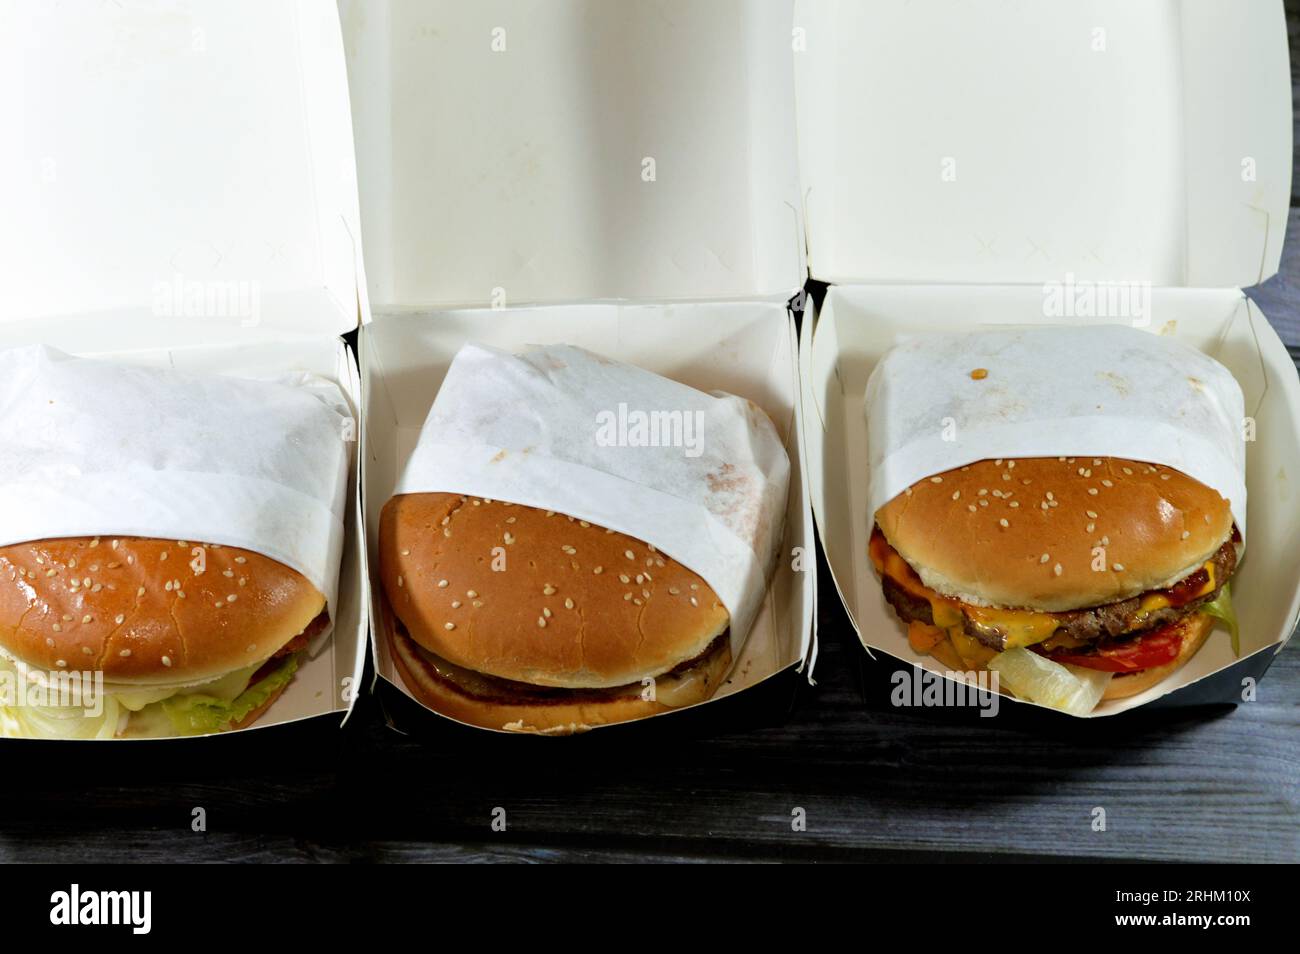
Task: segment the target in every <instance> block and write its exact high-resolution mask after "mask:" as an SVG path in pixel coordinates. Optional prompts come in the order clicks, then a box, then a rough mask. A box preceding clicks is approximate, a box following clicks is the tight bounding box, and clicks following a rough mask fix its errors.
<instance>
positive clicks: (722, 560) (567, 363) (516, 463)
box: [394, 344, 790, 655]
mask: <svg viewBox="0 0 1300 954" xmlns="http://www.w3.org/2000/svg"><path fill="white" fill-rule="evenodd" d="M653 413H660V414H664V415H676V416H677V419H678V420H681V421H683V422H686V421H689V426H688V427H684V428H682V429H681V430H679V431H678V432H677V433H678V434H679V435H680V436H681V437H682V438H684V440H682V441H681V442H679V443H680V444H685V445H686V446H677V445H673V446H658V447H654V446H645V444H644V443H643V442H642V440H641V438H642V436H649V432H646V433H645V435H642V434H640V433H638V432H637V431H636V429H635V422H636V421H637V419H638V415H640V414H647V415H648V414H653ZM620 422H624V423H626V424H628V425H630V426H629V427H626V428H624V427H620ZM611 438H612V440H611ZM789 479H790V461H789V459H788V458H787V457H786V453H785V448H784V447H783V446H782V444H781V441H780V439H779V438H778V436H777V433H776V430H775V428H774V427H773V426H772V423H771V421H769V420H768V419H767V417H766V416H765V415H764V414H763V412H762V411H760V410H759V409H758V408H757V407H755V406H754V405H753V404H751V403H750V402H749V401H746V400H743V399H742V398H738V397H735V396H732V395H728V394H720V393H719V394H713V395H709V394H705V393H704V392H702V391H697V390H695V389H694V388H690V387H687V386H685V385H683V384H679V383H677V382H676V381H671V380H669V379H668V378H664V377H661V376H659V375H657V374H654V373H652V372H649V371H645V370H642V369H641V368H636V367H633V366H631V365H627V364H622V363H619V362H617V361H611V360H609V359H608V358H603V357H600V356H599V355H595V354H592V353H591V352H589V351H585V350H583V349H581V348H576V347H573V346H570V345H552V346H547V347H543V348H537V349H535V350H531V351H528V352H526V353H524V354H521V355H511V354H508V353H506V352H503V351H498V350H496V349H493V348H488V347H483V346H481V345H475V344H468V345H465V346H464V347H463V348H461V350H460V351H459V352H458V353H457V354H456V358H455V360H454V361H453V362H452V364H451V367H450V368H449V369H448V371H447V376H446V379H445V380H444V381H443V385H442V389H441V390H440V391H439V392H438V397H437V399H436V400H435V401H434V404H433V407H432V409H431V410H430V411H429V416H428V418H427V419H426V421H425V423H424V427H423V429H422V430H421V432H420V438H419V443H418V444H417V446H416V448H415V450H414V451H413V452H412V454H411V457H410V460H409V461H408V463H407V465H406V469H405V471H404V472H403V474H402V476H401V478H400V479H399V480H398V482H397V487H396V489H395V490H394V494H406V493H432V492H447V493H461V494H470V495H473V496H478V497H487V498H490V499H494V500H506V501H510V502H512V503H517V504H523V505H525V506H529V507H536V508H539V509H543V510H554V511H556V512H557V513H563V514H567V515H570V516H573V517H576V518H579V519H582V520H588V521H590V522H591V523H594V524H598V525H600V526H603V527H607V528H609V529H612V530H617V531H619V532H621V533H626V534H628V535H629V536H632V537H636V538H637V539H639V540H644V541H645V542H647V543H652V544H654V545H655V546H656V547H658V548H659V549H660V550H662V551H663V552H664V553H666V554H668V555H669V556H671V557H672V558H673V559H675V560H677V561H679V562H680V563H682V564H683V565H685V566H687V567H689V568H690V569H692V570H694V571H695V572H696V573H698V574H700V576H702V577H703V578H704V579H705V581H706V582H707V583H708V584H709V585H710V586H711V587H713V590H714V592H716V593H717V594H718V597H719V598H720V599H721V600H722V603H723V605H725V606H726V607H727V610H728V612H729V613H730V614H731V640H732V647H733V655H739V653H738V650H739V647H740V645H741V644H742V643H743V642H744V639H745V636H746V634H747V633H748V632H749V628H750V626H751V624H752V623H753V620H754V617H755V615H756V614H757V612H758V608H759V606H760V605H761V603H762V600H763V597H764V594H765V593H766V591H767V580H768V578H769V576H770V574H771V571H772V567H773V563H774V561H775V559H776V548H777V547H778V546H779V543H780V540H781V532H782V523H783V521H784V514H785V505H786V493H787V489H788V485H789Z"/></svg>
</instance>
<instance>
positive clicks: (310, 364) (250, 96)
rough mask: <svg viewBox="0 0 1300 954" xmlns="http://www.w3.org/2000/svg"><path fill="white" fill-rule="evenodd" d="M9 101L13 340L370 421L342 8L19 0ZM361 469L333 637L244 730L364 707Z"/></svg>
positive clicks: (8, 341) (5, 113) (6, 16)
mask: <svg viewBox="0 0 1300 954" xmlns="http://www.w3.org/2000/svg"><path fill="white" fill-rule="evenodd" d="M0 91H2V92H0V117H2V118H3V121H4V122H3V125H4V128H5V129H6V130H7V131H8V133H7V148H5V149H4V150H0V181H3V182H5V183H7V185H6V187H5V189H4V191H3V193H0V262H2V263H3V269H4V277H5V281H4V290H5V293H4V296H3V298H0V347H6V348H7V347H13V346H17V345H23V344H31V343H38V342H39V343H45V344H49V345H52V346H55V347H58V348H61V349H63V350H65V351H68V352H70V353H73V354H77V355H82V356H93V357H102V358H110V359H112V360H115V361H123V362H129V363H134V364H141V365H155V366H170V367H175V368H180V369H184V370H188V371H202V372H209V373H218V374H232V375H242V374H249V375H264V374H273V373H280V372H294V371H306V372H311V373H314V374H317V375H321V376H323V377H325V378H327V379H329V380H331V381H333V382H335V383H337V384H338V385H339V387H340V388H341V389H342V391H343V392H344V393H345V394H346V395H347V398H348V400H349V402H350V404H351V405H352V409H353V413H354V415H357V409H358V408H359V406H360V393H361V386H360V377H359V374H358V370H357V367H356V364H355V362H354V361H353V360H352V358H351V356H350V353H349V351H348V349H347V346H346V344H345V342H344V341H343V340H342V338H341V337H340V335H341V334H343V333H344V332H347V331H351V330H353V329H354V328H355V327H356V325H357V316H358V304H357V302H358V286H359V284H360V282H359V268H360V256H359V248H358V246H357V242H356V236H358V235H359V229H358V225H357V218H358V215H357V208H356V205H357V202H356V184H355V167H354V157H353V151H352V129H351V117H350V113H349V104H348V96H347V74H346V67H345V64H344V59H343V45H342V37H341V35H340V31H339V23H338V14H337V11H336V9H335V7H334V5H333V4H332V3H330V2H329V0H285V2H277V3H273V4H265V3H259V2H256V0H236V2H230V0H190V2H179V3H150V2H138V0H124V2H123V3H121V4H79V5H75V6H74V7H72V8H67V7H64V6H61V5H55V4H42V3H35V2H28V3H8V4H5V5H4V6H3V7H0ZM353 447H354V448H355V447H356V445H355V444H353ZM358 464H359V461H358V459H357V454H356V452H355V450H354V453H353V464H352V466H351V468H350V477H349V493H350V495H351V496H350V500H351V503H350V506H349V511H348V520H347V521H346V523H347V526H346V534H347V536H346V540H345V545H344V553H343V561H342V568H341V571H340V573H341V575H340V581H339V599H338V605H337V606H335V607H331V613H332V615H333V621H334V627H333V634H332V635H331V637H330V639H329V641H328V642H327V643H326V644H325V645H324V646H323V647H322V648H321V649H320V651H319V652H318V654H317V655H316V656H315V657H314V658H311V659H310V660H309V661H307V662H305V663H304V664H303V665H302V666H301V667H300V669H299V670H298V673H297V675H296V677H295V679H294V680H293V682H292V683H291V684H290V686H289V688H288V689H286V690H285V692H284V694H283V695H282V696H281V697H280V698H279V699H278V700H277V701H276V702H275V704H274V705H273V706H272V707H271V708H270V709H269V710H268V711H267V713H266V714H265V715H263V716H262V717H261V718H260V719H258V720H257V721H256V722H255V723H254V725H253V726H251V727H250V730H251V729H253V728H257V729H262V728H266V727H268V726H274V725H279V724H284V723H290V722H297V721H299V720H304V719H309V718H312V717H320V716H326V715H335V716H337V715H339V714H342V718H343V720H344V721H346V719H347V715H348V714H349V713H350V712H351V709H352V704H353V700H354V699H355V696H356V690H357V688H358V687H359V684H360V680H361V674H362V669H363V666H364V663H365V647H366V627H367V624H368V617H369V611H368V608H367V603H368V599H369V591H368V589H367V588H366V587H365V586H364V585H363V579H364V572H365V555H364V545H365V541H364V539H363V534H362V533H360V532H359V528H360V526H361V506H360V492H359V478H358V471H359V466H358ZM241 731H242V732H246V731H249V730H241Z"/></svg>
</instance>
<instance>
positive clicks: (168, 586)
mask: <svg viewBox="0 0 1300 954" xmlns="http://www.w3.org/2000/svg"><path fill="white" fill-rule="evenodd" d="M163 589H164V590H166V591H167V592H168V593H170V592H171V591H172V581H171V580H168V581H167V582H166V583H164V584H163Z"/></svg>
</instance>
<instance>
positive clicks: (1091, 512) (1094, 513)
mask: <svg viewBox="0 0 1300 954" xmlns="http://www.w3.org/2000/svg"><path fill="white" fill-rule="evenodd" d="M1084 513H1086V514H1087V515H1088V516H1089V517H1091V518H1092V519H1093V520H1096V519H1097V511H1095V510H1085V511H1084Z"/></svg>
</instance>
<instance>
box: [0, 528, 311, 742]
mask: <svg viewBox="0 0 1300 954" xmlns="http://www.w3.org/2000/svg"><path fill="white" fill-rule="evenodd" d="M325 603H326V601H325V597H324V596H323V595H322V594H321V593H320V592H319V591H318V590H317V589H316V588H315V587H314V586H313V585H312V584H311V583H309V582H308V581H307V580H306V578H304V577H303V576H302V575H301V574H299V573H298V572H296V571H295V570H292V569H290V568H289V567H287V566H285V565H283V564H281V563H279V562H277V561H276V560H273V559H271V558H269V557H266V556H263V555H261V554H259V553H254V552H252V551H250V550H242V549H238V548H235V547H225V546H219V545H217V544H210V543H190V542H187V541H185V540H158V539H152V538H140V537H113V538H110V537H70V538H61V539H54V540H36V541H32V542H29V543H21V544H16V545H11V546H5V547H0V667H2V670H0V671H3V672H6V673H7V674H8V676H7V679H6V681H7V682H8V683H9V684H10V685H11V686H13V685H16V684H17V682H18V677H20V676H21V677H22V682H23V683H24V684H25V685H27V686H28V687H30V686H32V685H40V686H44V687H45V688H46V689H47V690H48V689H52V688H58V687H59V686H63V687H65V688H66V687H68V686H70V685H71V684H72V683H71V682H70V679H69V677H71V676H74V675H76V674H78V673H87V674H91V673H93V674H95V677H96V679H97V680H102V693H96V695H97V696H98V697H99V698H98V699H97V700H93V699H86V698H82V699H81V700H80V701H79V703H78V704H76V705H69V704H67V700H66V699H60V698H56V697H54V696H53V695H52V694H50V693H48V692H47V693H46V694H45V696H44V699H43V701H45V702H46V704H44V705H40V704H37V705H33V704H31V700H32V698H37V697H35V696H32V694H31V693H30V692H29V693H28V694H27V695H26V696H25V697H24V698H22V699H12V698H11V699H8V700H5V702H6V704H5V705H4V706H3V707H2V708H0V723H2V726H3V729H4V732H5V734H7V735H20V736H31V737H37V738H114V737H137V738H138V737H151V736H174V735H200V734H208V733H214V732H224V731H228V730H230V729H240V728H244V727H245V726H248V725H250V724H251V723H253V722H254V721H255V720H256V719H258V718H259V717H260V716H261V715H263V714H264V713H265V712H266V710H267V709H268V708H269V707H270V706H271V705H272V703H274V702H275V700H276V699H277V698H278V697H279V696H280V694H281V693H282V692H283V691H284V689H285V687H286V686H288V685H289V683H290V682H291V681H292V680H293V677H294V672H295V671H296V669H297V667H298V663H299V660H300V657H301V654H302V652H303V651H304V650H305V649H306V648H307V647H308V645H309V644H310V643H311V642H312V641H313V640H314V639H315V638H316V637H317V636H319V635H321V634H323V633H324V632H325V630H326V628H327V627H328V625H329V613H328V610H327V608H326V605H325ZM92 708H93V710H94V711H93V712H91V711H89V710H91V709H92Z"/></svg>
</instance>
